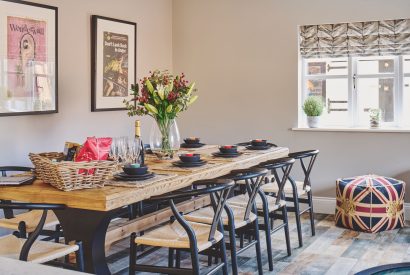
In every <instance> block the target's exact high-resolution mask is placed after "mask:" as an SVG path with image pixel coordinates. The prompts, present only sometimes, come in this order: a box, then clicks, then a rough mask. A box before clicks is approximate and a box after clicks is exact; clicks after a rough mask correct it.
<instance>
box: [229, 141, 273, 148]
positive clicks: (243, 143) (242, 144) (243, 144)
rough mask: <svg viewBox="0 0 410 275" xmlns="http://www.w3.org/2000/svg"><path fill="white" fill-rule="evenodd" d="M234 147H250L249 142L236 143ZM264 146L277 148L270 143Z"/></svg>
mask: <svg viewBox="0 0 410 275" xmlns="http://www.w3.org/2000/svg"><path fill="white" fill-rule="evenodd" d="M235 145H236V146H252V145H251V142H250V141H247V142H240V143H236V144H235ZM266 146H271V147H278V146H277V145H276V144H275V143H271V142H268V143H267V145H266ZM257 147H262V146H257Z"/></svg>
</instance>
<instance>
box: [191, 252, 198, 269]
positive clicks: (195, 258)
mask: <svg viewBox="0 0 410 275" xmlns="http://www.w3.org/2000/svg"><path fill="white" fill-rule="evenodd" d="M191 261H192V274H194V275H199V256H198V251H196V250H195V251H194V250H192V249H191Z"/></svg>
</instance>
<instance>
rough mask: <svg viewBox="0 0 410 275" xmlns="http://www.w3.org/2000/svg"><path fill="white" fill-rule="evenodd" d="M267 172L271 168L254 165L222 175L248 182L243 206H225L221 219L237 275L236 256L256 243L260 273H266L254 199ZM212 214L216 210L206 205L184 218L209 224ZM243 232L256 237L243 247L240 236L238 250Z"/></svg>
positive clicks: (236, 181) (237, 180)
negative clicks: (227, 236)
mask: <svg viewBox="0 0 410 275" xmlns="http://www.w3.org/2000/svg"><path fill="white" fill-rule="evenodd" d="M267 172H268V170H266V169H260V168H251V169H240V170H233V171H231V173H229V174H228V175H226V176H223V178H226V179H232V180H234V181H235V183H238V182H245V186H246V190H247V192H248V195H247V197H246V198H245V199H243V200H242V202H244V205H240V206H237V205H229V206H228V205H225V212H224V213H223V215H222V222H223V224H224V227H225V229H226V230H228V232H229V248H230V250H231V259H232V272H233V274H235V275H236V274H238V259H237V255H238V254H239V253H242V252H243V251H245V250H246V249H248V248H250V247H252V246H255V249H256V257H257V263H258V272H259V274H263V271H262V257H261V248H260V240H259V226H258V219H257V215H256V213H257V211H256V208H255V198H256V195H257V194H258V190H259V188H260V185H261V184H262V183H263V181H264V178H265V176H266V174H267ZM228 203H229V200H228ZM213 215H214V212H213V209H212V208H211V207H205V208H202V209H199V210H196V211H193V212H191V213H189V214H187V215H185V218H186V219H187V220H190V221H193V222H199V223H206V224H210V223H211V221H212V216H213ZM244 234H247V235H249V236H252V237H253V240H250V241H249V243H248V244H247V245H246V246H243V243H242V239H241V245H240V249H237V247H236V235H240V236H243V235H244ZM209 262H210V261H209ZM209 262H208V263H209Z"/></svg>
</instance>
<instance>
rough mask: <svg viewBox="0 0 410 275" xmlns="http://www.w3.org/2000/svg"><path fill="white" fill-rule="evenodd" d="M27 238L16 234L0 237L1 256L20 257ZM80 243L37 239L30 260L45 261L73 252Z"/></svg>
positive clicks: (31, 250) (35, 261)
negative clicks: (71, 243) (18, 236)
mask: <svg viewBox="0 0 410 275" xmlns="http://www.w3.org/2000/svg"><path fill="white" fill-rule="evenodd" d="M25 241H26V239H20V238H17V237H16V236H14V235H7V236H4V237H0V257H5V258H11V259H17V260H18V259H19V256H20V252H21V248H22V247H23V245H24V242H25ZM78 249H79V248H78V245H66V244H61V243H54V242H46V241H35V242H34V244H33V246H32V247H31V249H30V252H29V255H28V262H33V263H40V264H41V263H45V262H49V261H52V260H55V259H58V258H61V257H64V256H66V255H68V254H70V253H72V252H75V251H77V250H78Z"/></svg>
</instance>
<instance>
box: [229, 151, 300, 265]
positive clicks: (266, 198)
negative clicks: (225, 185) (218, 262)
mask: <svg viewBox="0 0 410 275" xmlns="http://www.w3.org/2000/svg"><path fill="white" fill-rule="evenodd" d="M294 162H295V160H294V159H292V158H280V159H274V160H270V161H267V162H263V163H260V164H259V165H258V167H260V168H261V169H266V170H268V171H270V172H271V174H272V175H274V177H275V178H276V179H277V182H278V183H280V184H279V187H280V188H279V190H278V192H277V195H276V196H273V195H266V194H265V193H264V192H263V191H262V190H261V189H262V188H263V186H264V185H261V189H260V190H259V192H258V196H257V197H256V199H255V204H256V208H257V210H258V211H257V213H258V216H259V217H262V218H263V224H260V225H259V226H260V229H261V230H263V231H265V240H266V250H267V252H268V264H269V270H270V271H272V270H273V251H272V238H271V235H272V234H273V233H275V232H277V231H279V230H281V229H282V228H283V229H284V232H285V240H286V248H287V254H288V256H290V255H291V253H292V252H291V247H290V238H289V225H288V215H287V207H286V201H285V196H284V193H283V186H284V184H285V182H286V180H287V179H288V176H289V173H290V171H291V169H292V165H293V163H294ZM280 175H281V177H280ZM247 200H248V195H247V194H240V195H236V196H234V197H232V198H230V199H228V205H237V206H245V205H246V201H247ZM278 211H281V212H282V216H281V219H282V220H283V222H282V223H281V224H279V225H276V226H275V227H273V224H274V222H273V221H274V219H275V218H278V217H277V215H276V213H277V212H278Z"/></svg>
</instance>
